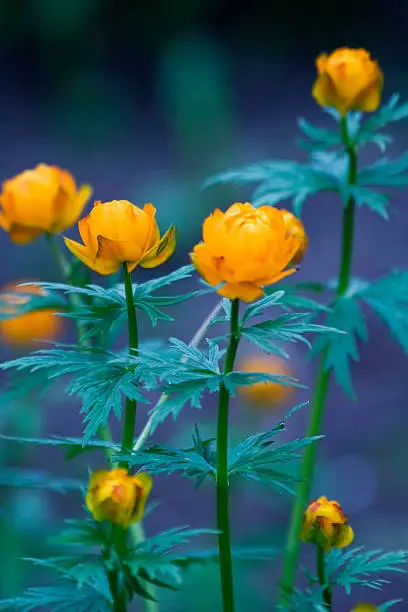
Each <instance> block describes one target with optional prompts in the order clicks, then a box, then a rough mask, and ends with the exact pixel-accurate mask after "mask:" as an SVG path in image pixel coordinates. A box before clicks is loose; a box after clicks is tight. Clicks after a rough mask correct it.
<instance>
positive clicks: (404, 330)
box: [359, 270, 408, 353]
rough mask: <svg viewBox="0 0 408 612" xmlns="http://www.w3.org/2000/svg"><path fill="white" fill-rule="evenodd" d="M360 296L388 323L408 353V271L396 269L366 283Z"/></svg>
mask: <svg viewBox="0 0 408 612" xmlns="http://www.w3.org/2000/svg"><path fill="white" fill-rule="evenodd" d="M359 296H360V297H361V298H362V299H363V300H364V301H365V302H366V303H367V304H368V305H369V306H371V308H372V309H373V310H374V311H375V312H376V313H377V314H378V315H379V316H380V317H381V319H382V320H383V321H384V322H385V323H386V324H387V325H388V327H389V329H390V331H391V333H392V335H393V336H394V338H395V339H396V340H397V341H398V342H399V343H400V345H401V346H402V348H403V349H404V352H405V353H408V272H406V271H404V270H395V271H393V272H391V274H390V275H389V276H385V277H383V278H380V279H378V280H375V281H373V282H371V283H366V285H365V286H364V287H363V288H362V290H361V291H360V292H359Z"/></svg>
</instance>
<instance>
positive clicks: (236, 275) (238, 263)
mask: <svg viewBox="0 0 408 612" xmlns="http://www.w3.org/2000/svg"><path fill="white" fill-rule="evenodd" d="M298 249H299V244H298V242H297V240H296V238H295V236H293V235H288V233H287V228H286V225H285V221H284V217H283V214H282V212H281V211H280V210H278V209H277V208H274V207H272V206H261V207H259V208H254V207H253V206H252V205H251V204H249V203H246V204H241V203H236V204H233V205H232V206H230V208H229V209H228V210H227V211H226V212H225V213H224V212H222V211H221V210H219V209H216V210H215V211H214V212H213V214H212V215H210V216H209V217H207V219H206V220H205V221H204V224H203V242H200V243H199V244H197V245H196V246H195V247H194V249H193V252H192V253H191V259H192V262H193V264H194V265H195V267H196V268H197V271H198V272H199V274H201V276H202V277H203V278H204V280H206V281H207V283H209V284H210V285H213V286H217V285H219V284H220V283H225V285H223V286H222V287H221V288H220V289H218V293H219V294H220V295H222V296H224V297H227V298H229V299H235V298H239V299H241V300H244V302H253V301H254V300H256V299H257V298H259V297H261V296H262V295H263V288H264V287H265V286H266V285H270V284H272V283H276V282H278V281H279V280H281V279H282V278H284V277H285V276H288V274H292V272H295V268H288V265H289V264H290V262H291V261H292V260H293V258H294V257H295V255H296V253H297V251H298Z"/></svg>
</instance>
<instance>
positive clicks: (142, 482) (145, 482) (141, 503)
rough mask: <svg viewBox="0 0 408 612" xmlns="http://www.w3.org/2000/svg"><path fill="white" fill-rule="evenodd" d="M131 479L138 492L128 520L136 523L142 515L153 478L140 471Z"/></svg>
mask: <svg viewBox="0 0 408 612" xmlns="http://www.w3.org/2000/svg"><path fill="white" fill-rule="evenodd" d="M133 481H134V483H135V485H136V486H137V488H138V492H140V497H139V496H138V500H137V504H136V507H135V509H134V512H133V513H132V515H131V518H130V522H131V523H137V522H138V521H140V519H141V518H142V517H143V514H144V511H145V506H146V501H147V498H148V497H149V494H150V491H151V490H152V487H153V479H152V477H151V476H149V474H146V473H144V472H141V473H140V474H136V476H134V477H133Z"/></svg>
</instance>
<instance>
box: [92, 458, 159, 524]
mask: <svg viewBox="0 0 408 612" xmlns="http://www.w3.org/2000/svg"><path fill="white" fill-rule="evenodd" d="M151 489H152V479H151V477H150V476H149V475H148V474H144V473H142V472H141V473H140V474H136V475H135V476H131V475H130V474H128V472H127V471H126V470H125V469H123V468H116V469H113V470H109V471H108V470H100V471H99V472H94V473H93V474H92V476H91V479H90V481H89V487H88V491H87V493H86V506H87V508H88V510H89V511H90V513H91V514H92V516H93V517H94V519H95V520H96V521H108V522H110V523H114V524H115V525H121V526H122V527H123V528H124V529H127V528H128V527H129V525H130V524H131V523H136V522H137V521H140V519H141V518H142V516H143V513H144V509H145V505H146V500H147V498H148V496H149V493H150V491H151Z"/></svg>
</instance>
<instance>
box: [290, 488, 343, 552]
mask: <svg viewBox="0 0 408 612" xmlns="http://www.w3.org/2000/svg"><path fill="white" fill-rule="evenodd" d="M300 538H301V540H303V542H314V543H315V544H317V545H318V546H320V547H321V548H324V549H325V551H326V552H329V551H330V550H331V548H344V547H345V546H348V545H349V544H351V542H352V541H353V539H354V533H353V530H352V528H351V527H350V526H349V525H348V524H347V517H346V515H345V514H344V512H343V510H342V508H341V506H340V504H339V503H337V502H336V501H329V500H328V499H327V497H324V496H322V497H319V498H318V499H316V501H314V502H312V503H311V504H310V506H309V507H308V508H307V510H306V511H305V514H304V517H303V526H302V531H301V534H300Z"/></svg>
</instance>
